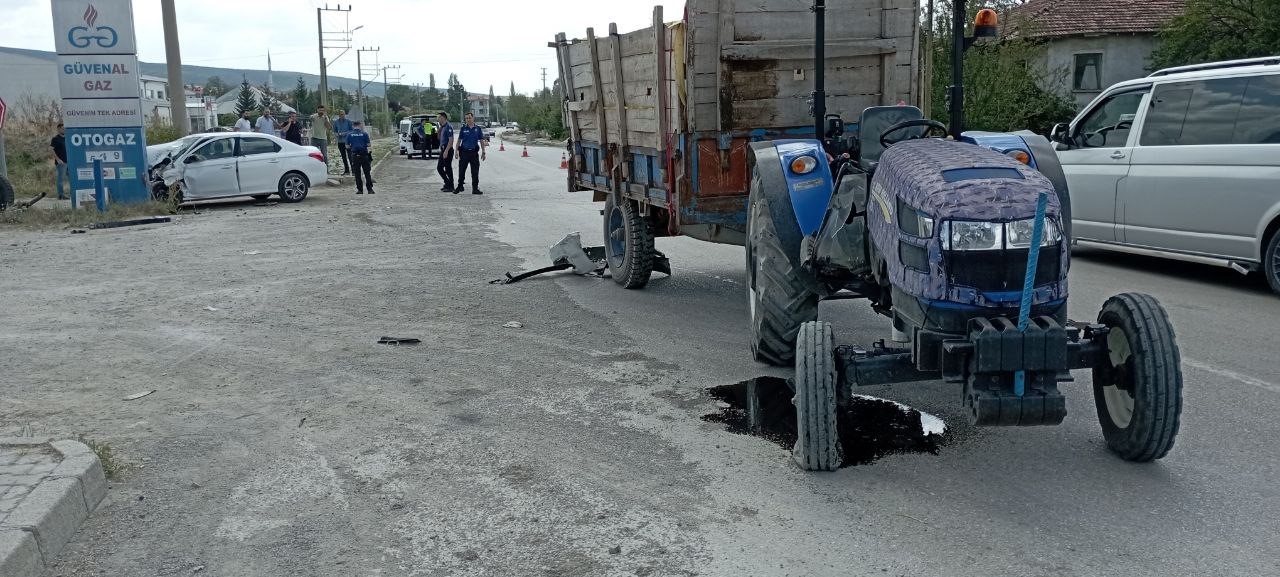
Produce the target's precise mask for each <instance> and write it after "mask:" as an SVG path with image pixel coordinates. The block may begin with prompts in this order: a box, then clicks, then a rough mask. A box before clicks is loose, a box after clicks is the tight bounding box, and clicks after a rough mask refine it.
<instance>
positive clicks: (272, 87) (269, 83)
mask: <svg viewBox="0 0 1280 577" xmlns="http://www.w3.org/2000/svg"><path fill="white" fill-rule="evenodd" d="M275 89H276V86H275V83H274V82H272V81H271V51H270V50H268V51H267V90H268V91H274V90H275Z"/></svg>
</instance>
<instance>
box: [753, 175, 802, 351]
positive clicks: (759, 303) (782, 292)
mask: <svg viewBox="0 0 1280 577" xmlns="http://www.w3.org/2000/svg"><path fill="white" fill-rule="evenodd" d="M752 172H753V175H752V184H751V190H752V193H751V209H750V220H749V221H748V225H747V227H748V228H747V247H746V248H747V251H746V252H747V299H748V301H749V303H748V304H749V306H750V312H751V354H752V355H753V356H754V357H755V359H756V360H757V361H761V362H764V363H768V364H771V365H776V366H785V365H787V364H789V363H791V362H792V361H793V360H794V359H795V351H796V333H797V332H799V331H800V325H802V324H804V323H805V322H808V321H813V320H817V318H818V295H817V294H815V293H813V292H812V291H810V290H809V289H808V287H806V286H805V285H804V283H803V282H802V281H801V279H800V277H799V273H800V272H801V271H797V270H795V267H793V266H792V264H791V259H789V258H787V255H786V253H784V252H783V248H782V243H781V242H780V241H779V240H778V232H777V227H776V225H775V224H774V222H773V216H772V213H770V212H769V201H768V200H766V199H765V195H764V194H762V193H760V192H758V184H759V178H758V174H757V173H755V171H752Z"/></svg>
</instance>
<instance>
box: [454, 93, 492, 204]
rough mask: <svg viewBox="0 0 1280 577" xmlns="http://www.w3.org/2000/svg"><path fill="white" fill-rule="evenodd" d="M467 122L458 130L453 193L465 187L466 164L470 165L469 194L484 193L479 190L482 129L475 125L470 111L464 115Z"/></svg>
mask: <svg viewBox="0 0 1280 577" xmlns="http://www.w3.org/2000/svg"><path fill="white" fill-rule="evenodd" d="M465 118H466V119H467V124H466V125H465V126H463V127H462V128H461V129H459V130H458V188H455V189H453V193H454V194H458V193H459V192H462V191H463V190H464V189H465V188H467V166H468V165H469V166H471V194H484V193H483V192H481V191H480V161H481V160H482V159H483V158H484V157H485V146H486V145H487V144H489V141H488V140H486V139H485V136H484V129H483V128H480V127H479V126H477V125H476V117H475V115H473V114H471V113H470V112H468V113H467V115H466V117H465Z"/></svg>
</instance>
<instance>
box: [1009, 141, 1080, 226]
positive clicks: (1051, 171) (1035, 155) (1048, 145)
mask: <svg viewBox="0 0 1280 577" xmlns="http://www.w3.org/2000/svg"><path fill="white" fill-rule="evenodd" d="M1014 135H1015V136H1018V137H1020V138H1022V141H1023V142H1025V143H1026V144H1027V149H1028V152H1030V153H1031V158H1032V160H1033V161H1034V162H1035V167H1036V170H1038V171H1040V174H1043V175H1044V176H1045V178H1048V179H1049V182H1052V183H1053V188H1054V192H1057V193H1058V204H1059V205H1060V206H1061V208H1060V209H1059V214H1060V215H1061V218H1062V236H1063V237H1064V238H1066V239H1067V245H1068V246H1070V244H1071V243H1070V241H1071V193H1070V191H1069V190H1068V189H1067V174H1066V173H1065V172H1063V170H1062V162H1061V161H1059V160H1058V152H1057V151H1056V150H1054V149H1053V143H1052V142H1049V139H1047V138H1045V137H1043V136H1040V135H1039V134H1036V133H1034V132H1031V131H1030V130H1020V131H1018V132H1015V133H1014Z"/></svg>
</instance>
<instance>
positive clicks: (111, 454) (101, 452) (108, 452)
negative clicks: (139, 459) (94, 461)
mask: <svg viewBox="0 0 1280 577" xmlns="http://www.w3.org/2000/svg"><path fill="white" fill-rule="evenodd" d="M79 440H80V442H81V443H84V444H85V446H87V447H89V450H91V451H93V454H95V455H97V456H98V460H99V461H101V462H102V472H103V473H105V474H106V475H107V478H108V479H115V478H117V477H119V476H120V474H121V473H124V472H125V471H126V470H128V468H129V465H128V464H126V463H125V462H124V461H121V460H120V456H119V455H117V454H116V452H115V449H114V448H112V447H111V444H110V443H107V442H100V441H95V440H93V439H90V438H88V437H86V436H84V435H80V437H79Z"/></svg>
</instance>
